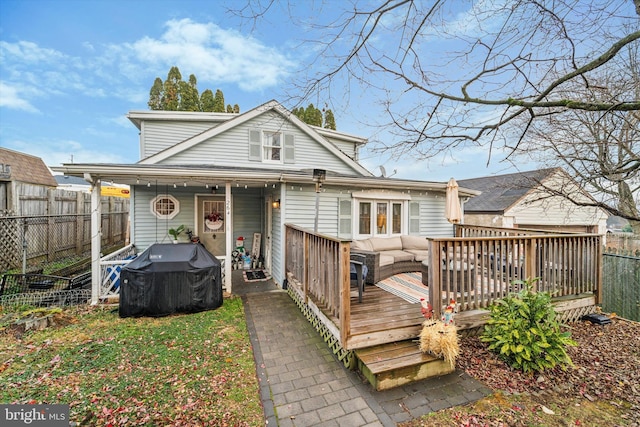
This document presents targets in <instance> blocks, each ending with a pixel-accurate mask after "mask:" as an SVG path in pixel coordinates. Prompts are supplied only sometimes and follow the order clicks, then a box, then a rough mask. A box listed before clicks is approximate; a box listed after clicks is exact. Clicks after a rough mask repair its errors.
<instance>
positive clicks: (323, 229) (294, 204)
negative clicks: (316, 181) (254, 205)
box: [285, 185, 350, 238]
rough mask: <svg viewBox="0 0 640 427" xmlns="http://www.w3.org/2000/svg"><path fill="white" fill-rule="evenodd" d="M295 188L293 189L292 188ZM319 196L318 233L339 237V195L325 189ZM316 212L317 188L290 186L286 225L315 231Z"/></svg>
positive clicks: (287, 191) (288, 189)
mask: <svg viewBox="0 0 640 427" xmlns="http://www.w3.org/2000/svg"><path fill="white" fill-rule="evenodd" d="M291 187H293V189H292V188H291ZM318 194H319V199H320V200H319V210H318V231H319V232H320V233H322V234H328V235H330V236H337V235H338V195H339V193H338V192H337V191H336V190H329V189H326V188H323V191H322V192H320V193H318ZM315 212H316V192H315V186H303V185H293V186H292V185H288V186H287V190H286V220H285V222H286V223H291V224H296V225H298V226H300V227H304V228H306V229H309V230H313V227H314V223H315ZM341 238H350V236H348V237H345V236H341Z"/></svg>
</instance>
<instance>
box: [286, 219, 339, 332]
mask: <svg viewBox="0 0 640 427" xmlns="http://www.w3.org/2000/svg"><path fill="white" fill-rule="evenodd" d="M285 227H286V231H285V233H286V236H285V242H287V243H286V255H285V268H286V272H287V276H288V277H289V276H291V277H293V278H294V279H295V280H297V281H298V282H299V283H300V285H301V287H302V292H303V298H304V301H305V303H307V302H308V298H309V296H312V297H313V299H314V301H315V303H316V304H319V305H322V306H323V308H325V309H326V310H328V311H329V312H330V314H331V315H333V316H335V317H337V318H338V319H339V321H340V325H338V327H339V328H340V334H341V341H342V342H346V338H347V337H348V334H349V330H350V327H349V315H350V311H351V310H350V301H349V295H350V294H349V291H350V290H349V286H350V281H349V257H350V246H351V243H350V241H348V240H339V239H337V238H335V237H331V236H324V235H320V234H314V233H313V231H309V230H305V229H304V228H302V227H297V226H295V225H291V224H286V226H285Z"/></svg>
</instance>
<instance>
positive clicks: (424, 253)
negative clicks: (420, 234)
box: [403, 249, 429, 262]
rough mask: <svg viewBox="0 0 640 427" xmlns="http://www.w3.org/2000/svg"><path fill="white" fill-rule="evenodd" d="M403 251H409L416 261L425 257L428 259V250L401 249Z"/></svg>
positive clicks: (420, 260)
mask: <svg viewBox="0 0 640 427" xmlns="http://www.w3.org/2000/svg"><path fill="white" fill-rule="evenodd" d="M403 251H405V252H409V253H410V254H412V255H413V256H414V257H415V260H416V261H418V262H422V261H424V260H426V259H429V251H428V250H420V249H403Z"/></svg>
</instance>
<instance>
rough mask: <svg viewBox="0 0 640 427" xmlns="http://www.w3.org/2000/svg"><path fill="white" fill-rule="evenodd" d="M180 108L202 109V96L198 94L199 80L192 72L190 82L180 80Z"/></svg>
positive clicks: (185, 109)
mask: <svg viewBox="0 0 640 427" xmlns="http://www.w3.org/2000/svg"><path fill="white" fill-rule="evenodd" d="M180 110H181V111H200V110H201V109H200V97H199V95H198V82H197V80H196V76H194V75H193V74H191V75H190V76H189V82H188V83H186V82H180Z"/></svg>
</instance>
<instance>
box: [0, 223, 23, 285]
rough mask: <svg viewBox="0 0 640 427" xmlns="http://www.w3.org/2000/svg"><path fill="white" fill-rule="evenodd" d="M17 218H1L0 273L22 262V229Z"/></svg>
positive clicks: (16, 266)
mask: <svg viewBox="0 0 640 427" xmlns="http://www.w3.org/2000/svg"><path fill="white" fill-rule="evenodd" d="M18 222H19V219H17V218H0V273H1V272H4V271H7V270H10V269H12V268H18V267H19V266H20V265H21V262H22V238H21V235H20V231H21V227H20V224H19V223H18Z"/></svg>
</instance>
